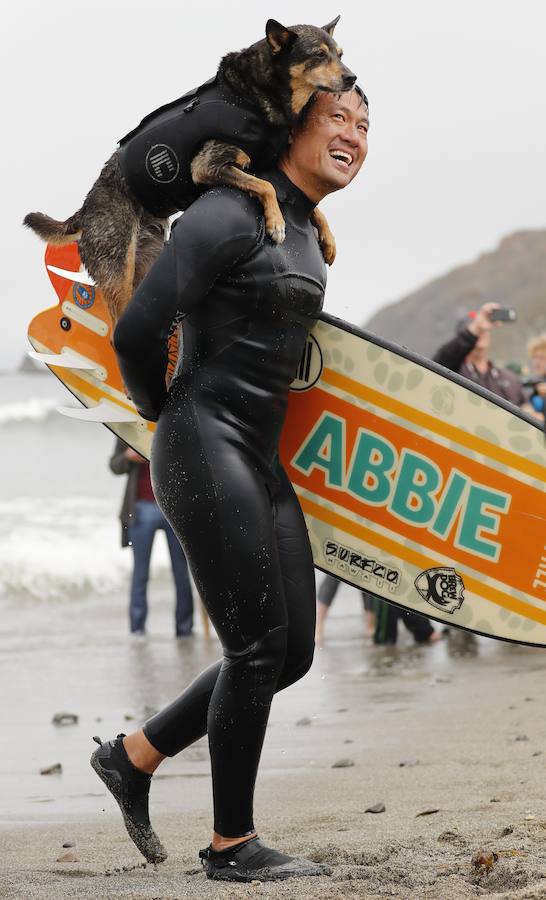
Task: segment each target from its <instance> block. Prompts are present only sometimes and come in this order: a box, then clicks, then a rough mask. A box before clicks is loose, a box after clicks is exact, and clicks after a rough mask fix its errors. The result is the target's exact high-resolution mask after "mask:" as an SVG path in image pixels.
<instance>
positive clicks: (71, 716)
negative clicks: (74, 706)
mask: <svg viewBox="0 0 546 900" xmlns="http://www.w3.org/2000/svg"><path fill="white" fill-rule="evenodd" d="M51 722H52V724H53V725H77V724H78V722H79V716H77V715H76V713H69V712H59V713H55V715H54V716H53V718H52V720H51Z"/></svg>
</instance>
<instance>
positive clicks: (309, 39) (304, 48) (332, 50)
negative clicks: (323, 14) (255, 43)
mask: <svg viewBox="0 0 546 900" xmlns="http://www.w3.org/2000/svg"><path fill="white" fill-rule="evenodd" d="M339 18H340V17H339V16H338V17H337V18H336V19H334V20H333V21H332V22H329V23H328V25H324V27H323V28H315V26H314V25H291V26H290V27H289V28H286V27H285V26H284V25H281V23H280V22H277V21H276V20H275V19H269V21H268V22H267V25H266V27H265V34H266V40H267V43H268V45H269V49H270V52H271V55H272V61H273V63H274V65H275V68H276V69H277V72H278V73H279V70H283V74H284V75H285V77H286V78H287V80H288V83H289V87H290V94H291V99H290V102H291V108H292V115H293V116H294V117H295V116H298V115H299V114H300V112H301V111H302V109H303V107H304V106H305V105H306V103H307V102H308V101H309V100H310V98H311V97H312V95H313V94H314V93H315V92H316V91H330V92H332V93H334V94H340V93H343V92H344V91H349V90H350V89H351V88H352V86H353V85H354V83H355V81H356V75H355V74H354V73H353V72H351V70H350V69H348V68H347V66H346V65H345V64H344V63H343V62H342V61H341V57H342V54H343V51H342V49H341V47H340V46H339V44H338V43H337V42H336V41H335V40H334V38H333V34H334V28H335V27H336V25H337V23H338V22H339Z"/></svg>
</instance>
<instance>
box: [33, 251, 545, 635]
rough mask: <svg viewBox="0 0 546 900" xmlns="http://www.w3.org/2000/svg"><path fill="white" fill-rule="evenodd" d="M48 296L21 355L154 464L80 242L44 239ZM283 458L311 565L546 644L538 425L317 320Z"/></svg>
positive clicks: (443, 373)
mask: <svg viewBox="0 0 546 900" xmlns="http://www.w3.org/2000/svg"><path fill="white" fill-rule="evenodd" d="M46 268H47V271H48V274H49V277H50V279H51V282H52V284H53V287H54V288H55V291H56V293H57V296H58V302H57V303H56V304H55V305H54V306H52V307H50V308H49V309H46V310H45V311H43V312H41V313H39V314H38V315H37V316H35V318H33V320H32V321H31V323H30V325H29V331H28V335H29V339H30V343H31V344H32V347H33V351H31V352H32V353H33V355H34V357H35V358H38V359H41V360H42V361H43V362H45V363H46V364H47V365H48V367H49V368H50V370H51V371H52V372H53V373H54V374H55V375H56V376H57V377H58V378H59V379H60V380H61V381H62V383H63V384H64V385H65V386H66V387H67V388H68V390H69V391H70V392H71V393H72V394H73V395H74V397H76V398H77V399H78V401H79V402H80V404H81V406H79V407H77V408H72V409H71V408H65V409H64V410H63V412H65V414H68V415H74V416H77V417H78V418H88V419H89V420H90V421H93V422H102V423H103V424H105V425H106V426H107V427H108V428H110V430H111V431H113V432H114V433H115V434H117V435H119V436H120V437H121V438H123V440H124V441H126V442H127V444H129V445H130V446H132V447H133V448H134V449H135V450H137V451H138V452H139V453H141V454H142V455H143V456H146V457H148V458H149V456H150V452H151V445H152V438H153V432H154V430H155V425H154V424H153V423H150V422H146V421H145V420H144V419H142V418H141V417H140V416H139V415H138V413H137V412H136V410H135V408H134V406H133V404H132V403H131V401H130V400H128V398H127V396H126V394H125V393H124V390H123V383H122V379H121V375H120V372H119V369H118V366H117V362H116V357H115V354H114V352H113V350H112V347H111V343H110V339H111V323H110V319H109V316H108V312H107V309H106V306H105V304H104V301H103V298H102V296H101V293H100V291H99V290H98V288H97V287H96V286H95V285H93V284H92V282H91V279H90V278H89V276H88V275H87V273H85V272H84V271H83V270H82V268H81V266H80V260H79V257H78V251H77V245H76V244H71V245H67V246H65V247H52V246H48V248H47V250H46ZM280 450H281V459H282V462H283V464H284V466H285V468H286V470H287V472H288V475H289V477H290V479H291V481H292V484H293V485H294V488H295V490H296V493H297V495H298V498H299V501H300V503H301V506H302V509H303V512H304V515H305V518H306V522H307V527H308V530H309V536H310V540H311V547H312V551H313V558H314V562H315V565H316V566H317V568H319V569H322V570H323V571H324V572H328V573H330V574H332V575H334V576H335V577H336V578H339V579H340V580H342V581H345V582H347V583H348V584H352V585H354V586H355V587H357V588H359V589H364V590H366V591H368V592H369V593H370V594H373V595H376V596H378V597H381V598H383V599H385V600H388V601H389V602H391V603H394V604H396V605H398V606H400V607H401V608H403V609H410V610H413V611H415V612H417V613H421V614H423V615H426V616H428V617H429V618H432V619H435V620H437V621H439V622H443V623H447V624H449V625H453V626H456V627H459V628H464V629H467V630H470V631H473V632H476V633H478V634H482V635H487V636H489V637H495V638H499V639H502V640H507V641H516V642H519V643H523V644H531V645H535V646H546V503H545V500H546V497H545V485H546V448H545V444H544V436H543V432H542V429H541V428H540V426H539V424H538V423H537V422H536V421H534V420H533V419H531V418H530V417H528V416H526V415H525V414H524V413H522V412H521V411H520V410H519V409H517V408H516V407H514V406H512V405H511V404H509V403H507V402H505V401H503V400H502V399H501V398H499V397H496V396H494V395H493V394H490V393H489V392H488V391H485V390H483V389H481V388H480V387H479V386H477V385H474V384H473V383H471V382H469V381H467V380H466V379H464V378H462V377H461V376H458V375H457V374H455V373H453V372H449V371H447V370H446V369H443V368H442V367H441V366H438V365H436V364H434V363H432V362H430V361H428V360H426V359H424V358H421V357H419V356H417V355H416V354H414V353H412V352H410V351H409V350H407V349H405V348H403V347H398V346H396V345H394V344H392V343H390V342H388V341H384V340H382V339H381V338H380V337H378V336H377V335H373V334H369V333H367V332H365V331H362V330H360V329H358V328H355V327H353V326H352V325H349V324H348V323H346V322H343V321H341V320H339V319H335V318H334V317H332V316H330V315H327V314H323V315H322V316H321V317H320V319H319V321H318V322H317V324H316V326H315V327H314V329H313V331H312V332H311V334H310V335H309V339H308V341H307V346H306V348H305V352H304V354H303V358H302V360H301V364H300V367H299V370H298V373H297V377H296V379H295V381H294V383H293V384H292V388H291V391H290V397H289V404H288V413H287V418H286V423H285V426H284V429H283V433H282V438H281V447H280Z"/></svg>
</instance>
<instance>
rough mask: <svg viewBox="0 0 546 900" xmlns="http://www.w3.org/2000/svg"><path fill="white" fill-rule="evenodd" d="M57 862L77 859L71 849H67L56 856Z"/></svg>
mask: <svg viewBox="0 0 546 900" xmlns="http://www.w3.org/2000/svg"><path fill="white" fill-rule="evenodd" d="M57 862H60V863H72V862H79V859H78V857H77V856H76V854H75V853H74V851H73V850H67V851H66V853H61V855H60V856H58V857H57Z"/></svg>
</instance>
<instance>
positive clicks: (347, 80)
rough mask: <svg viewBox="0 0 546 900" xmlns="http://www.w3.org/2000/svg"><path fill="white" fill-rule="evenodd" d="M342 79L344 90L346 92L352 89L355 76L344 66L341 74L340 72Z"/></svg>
mask: <svg viewBox="0 0 546 900" xmlns="http://www.w3.org/2000/svg"><path fill="white" fill-rule="evenodd" d="M342 77H343V85H344V87H345V89H346V90H347V91H348V90H349V89H350V88H352V86H353V84H354V83H355V81H356V75H355V74H354V72H351V70H350V69H348V68H347V66H344V67H343V72H342Z"/></svg>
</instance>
